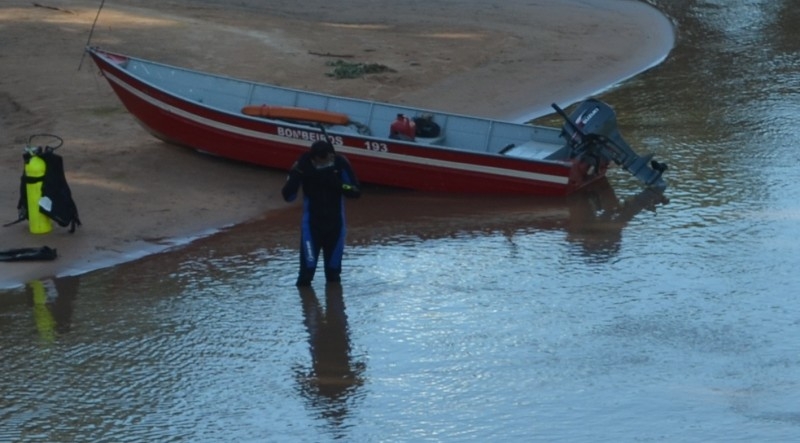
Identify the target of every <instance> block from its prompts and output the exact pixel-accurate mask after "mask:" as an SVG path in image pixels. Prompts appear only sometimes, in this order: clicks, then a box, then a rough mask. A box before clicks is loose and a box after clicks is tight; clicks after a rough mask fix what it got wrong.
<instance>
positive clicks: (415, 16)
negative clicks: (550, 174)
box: [0, 0, 672, 288]
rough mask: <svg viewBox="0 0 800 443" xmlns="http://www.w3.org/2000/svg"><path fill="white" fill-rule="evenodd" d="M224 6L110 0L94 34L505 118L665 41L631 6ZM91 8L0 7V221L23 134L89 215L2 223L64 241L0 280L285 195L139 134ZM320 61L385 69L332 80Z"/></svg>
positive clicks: (141, 48)
mask: <svg viewBox="0 0 800 443" xmlns="http://www.w3.org/2000/svg"><path fill="white" fill-rule="evenodd" d="M120 3H121V2H120ZM219 3H223V2H219ZM236 3H237V6H226V7H221V6H215V5H216V4H217V2H214V1H207V0H206V1H203V0H196V1H190V0H178V1H158V0H133V1H128V2H124V5H121V4H117V2H114V1H106V2H105V6H104V8H103V10H102V12H101V13H100V15H99V18H98V20H97V25H96V27H95V29H94V33H93V35H92V39H91V44H92V45H97V46H101V47H103V48H105V49H110V50H115V51H119V52H123V53H128V54H131V55H135V56H140V57H144V58H150V59H153V60H157V61H162V62H165V63H170V64H176V65H181V66H187V67H190V68H193V69H199V70H206V71H211V72H218V73H223V74H226V75H230V76H234V77H243V78H248V79H253V80H258V81H264V82H270V83H277V84H281V85H286V86H292V87H297V88H304V89H309V90H316V91H322V92H328V93H335V94H341V95H348V96H354V97H360V98H367V99H378V100H381V101H390V102H399V103H407V104H412V105H417V106H424V107H428V108H434V109H442V110H448V111H457V112H460V113H465V114H477V115H483V116H489V117H497V118H505V119H517V120H519V119H525V118H529V117H531V116H532V115H534V114H539V113H543V112H546V110H547V109H549V104H550V103H551V102H557V103H560V104H562V106H566V105H568V104H570V103H572V102H574V101H577V100H579V99H581V98H583V97H585V96H587V95H590V94H592V93H594V92H597V91H599V90H601V89H604V88H606V87H608V86H609V85H612V84H614V83H616V82H618V81H620V80H622V79H625V78H627V77H630V76H631V75H634V74H635V73H637V72H640V71H642V70H643V69H645V68H647V67H649V66H652V65H653V64H655V63H658V62H659V61H660V60H661V59H662V58H663V56H664V55H665V54H666V53H667V52H668V51H669V48H670V47H671V45H672V30H671V27H670V24H669V22H668V21H667V20H666V19H665V18H664V17H663V16H661V14H660V13H658V12H657V11H655V10H654V9H652V8H651V7H649V6H647V5H646V4H644V3H640V2H637V1H631V0H597V1H594V2H587V1H579V0H543V1H539V2H536V3H534V4H529V3H527V2H522V1H515V0H510V1H509V0H506V1H496V2H477V1H467V0H464V1H460V2H449V3H448V4H447V5H436V4H431V2H415V1H410V2H402V3H398V2H385V1H366V0H364V1H354V2H352V6H351V7H349V8H347V9H334V8H333V6H331V4H330V3H329V2H325V1H322V0H310V1H304V2H290V1H277V2H270V5H269V6H263V5H261V6H259V2H255V1H252V2H248V1H243V2H236ZM250 3H252V4H254V5H256V6H252V7H251V6H248V5H249V4H250ZM98 6H99V2H97V1H83V0H75V1H71V0H61V1H59V0H45V1H42V2H38V3H32V2H29V1H21V0H6V1H4V2H3V5H2V6H0V221H2V222H3V223H5V222H9V221H13V220H14V219H16V215H17V211H16V203H17V199H18V187H19V177H20V175H21V173H22V166H23V164H22V158H21V154H22V149H23V147H24V145H25V142H26V140H27V138H28V136H29V135H31V134H36V133H43V132H46V133H53V134H57V135H59V136H61V137H62V138H63V139H64V140H65V144H64V146H63V147H62V148H61V150H60V151H59V152H60V154H62V155H63V156H64V159H65V167H66V173H67V179H68V181H69V183H70V186H71V187H72V192H73V195H74V197H75V201H76V203H77V205H78V209H79V210H80V215H81V219H82V221H83V223H84V224H83V226H81V227H80V228H78V231H77V232H76V233H74V234H69V233H68V232H67V230H66V229H64V228H60V227H58V226H56V227H54V230H53V232H52V233H50V234H46V235H38V236H37V235H33V234H30V233H29V232H28V228H27V224H26V223H20V224H17V225H14V226H12V227H8V228H2V229H0V249H2V250H4V249H10V248H18V247H32V246H41V245H48V246H51V247H54V248H57V249H58V251H59V258H58V259H57V260H55V261H52V262H33V263H7V262H2V263H0V288H7V287H13V286H18V285H21V284H24V283H25V282H26V281H29V280H31V279H36V278H43V277H49V276H61V275H73V274H78V273H82V272H86V271H89V270H92V269H97V268H100V267H104V266H109V265H113V264H116V263H120V262H123V261H127V260H131V259H135V258H137V257H140V256H142V255H145V254H148V253H152V252H156V251H159V250H163V249H164V248H168V247H171V246H173V245H175V244H178V243H180V242H182V241H186V240H189V239H191V238H193V237H196V236H201V235H205V234H207V233H209V232H212V231H213V230H216V229H220V228H222V227H224V226H228V225H231V224H236V223H239V222H242V221H245V220H248V219H251V218H254V217H256V216H258V215H260V214H263V213H264V212H265V211H269V210H270V209H274V208H276V207H281V206H283V205H284V203H283V202H282V201H281V199H280V196H279V190H280V186H281V184H282V183H283V180H284V174H283V173H282V172H281V171H271V170H265V169H259V168H254V167H250V166H247V165H242V164H235V163H231V162H226V161H221V160H219V159H214V158H209V157H208V156H204V155H201V154H198V153H195V152H192V151H189V150H186V149H181V148H176V147H172V146H169V145H165V144H163V143H161V142H159V141H157V140H155V139H154V138H152V137H151V136H150V135H149V134H147V133H146V132H145V131H143V130H142V129H141V127H139V126H138V124H137V123H136V122H135V121H134V120H133V118H132V117H131V116H130V115H129V114H127V113H126V112H125V110H124V109H123V108H122V106H121V104H120V103H119V101H118V100H117V98H116V96H115V95H114V94H113V92H112V91H111V89H110V87H109V86H108V84H107V83H106V82H105V80H104V79H103V78H102V77H100V76H99V75H98V74H97V69H96V67H95V66H94V65H93V64H92V62H91V60H89V59H88V58H86V59H83V58H82V52H83V48H84V45H85V44H86V42H87V39H88V37H89V32H90V29H91V27H92V23H93V21H94V20H95V17H96V14H97V7H98ZM320 54H339V55H347V56H348V59H349V60H352V61H358V62H368V63H381V64H384V65H387V66H389V67H391V68H393V69H395V70H396V71H397V72H394V73H386V74H379V75H373V76H369V77H366V78H363V79H357V80H336V79H333V78H330V77H327V76H326V75H325V73H326V72H328V70H329V68H328V67H327V66H325V62H326V61H329V60H330V57H325V56H321V55H320ZM79 67H80V69H79Z"/></svg>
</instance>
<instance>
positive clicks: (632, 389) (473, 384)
mask: <svg viewBox="0 0 800 443" xmlns="http://www.w3.org/2000/svg"><path fill="white" fill-rule="evenodd" d="M655 3H657V4H658V5H659V7H661V8H662V9H664V10H666V11H667V12H668V13H669V14H670V15H671V16H672V17H673V18H674V19H675V21H676V22H677V26H678V35H679V41H678V47H677V48H676V49H675V51H674V52H673V54H672V55H671V56H670V58H669V59H668V60H667V61H666V62H665V63H664V64H663V65H660V66H658V67H656V68H654V69H653V70H651V71H650V72H648V73H646V74H644V75H641V76H639V77H636V78H635V79H633V80H631V81H629V82H626V83H625V85H623V86H621V87H618V88H616V89H614V90H612V91H609V92H608V93H607V94H605V95H604V96H603V99H604V100H606V101H608V102H609V103H612V104H613V105H614V107H615V108H616V109H617V111H618V114H619V115H618V118H619V121H620V125H621V130H622V133H623V135H624V136H625V138H626V139H627V140H628V141H629V142H630V143H631V144H632V145H633V146H636V147H637V148H638V149H641V150H643V151H652V152H654V153H655V154H656V157H657V158H659V160H664V161H666V162H667V163H668V164H669V165H670V170H669V171H668V173H667V178H668V182H669V186H670V187H669V189H668V193H667V194H668V197H669V199H670V202H669V204H666V205H663V204H660V205H657V206H654V205H653V203H654V202H653V201H652V199H651V197H652V196H650V195H648V194H647V193H640V192H639V191H640V190H639V187H638V185H637V184H635V183H632V181H631V179H630V178H629V177H626V176H625V175H624V174H623V173H618V172H614V173H612V174H611V176H610V179H609V181H610V182H611V184H612V185H613V189H612V188H611V187H603V186H600V187H599V188H598V189H595V190H593V191H592V192H591V193H589V194H588V195H582V196H579V197H578V198H576V199H574V200H568V201H565V202H553V201H548V200H530V199H516V198H510V199H460V198H452V197H442V196H431V195H423V194H415V193H401V192H388V191H382V190H377V189H375V190H370V192H368V193H367V195H366V196H365V197H364V198H363V199H362V200H361V201H359V202H355V203H354V204H351V205H349V208H348V211H349V212H348V214H349V216H350V233H349V242H350V246H349V249H348V250H347V255H346V259H345V282H344V284H343V286H342V287H341V288H335V287H331V288H326V287H325V285H324V284H323V283H322V282H318V283H317V284H316V286H315V292H302V293H300V292H298V291H297V290H296V289H295V288H294V287H293V282H294V276H295V272H296V266H297V265H296V260H297V257H296V245H295V243H296V238H297V236H296V224H297V217H298V214H297V212H296V208H290V209H288V210H286V211H278V212H276V213H274V214H269V215H267V216H265V218H264V219H263V220H258V221H256V222H254V223H251V224H247V225H243V226H239V227H236V228H234V229H232V230H230V231H227V232H224V233H221V234H219V235H216V236H213V237H211V238H208V239H203V240H200V241H198V242H195V243H193V244H191V245H190V246H188V247H185V248H182V249H179V250H177V251H173V252H171V253H167V254H161V255H158V256H154V257H149V258H147V259H145V260H141V261H138V262H134V263H129V264H126V265H122V266H119V267H116V268H113V269H108V270H102V271H97V272H93V273H91V274H88V275H85V276H81V277H79V278H64V279H58V280H56V281H55V282H53V281H50V280H48V281H43V282H38V283H37V282H32V283H31V284H30V285H29V287H28V288H26V289H25V290H17V291H7V292H4V293H3V294H0V295H2V297H0V335H1V336H2V339H0V340H1V341H2V348H0V372H1V373H2V374H3V375H2V376H0V392H2V402H1V403H0V440H2V441H120V442H122V441H137V442H138V441H193V442H199V441H315V442H316V441H330V440H335V439H341V440H344V441H421V440H427V441H439V440H478V441H497V440H502V441H530V440H538V441H556V440H565V441H634V440H667V441H720V440H725V441H729V440H735V439H739V440H742V441H793V440H795V439H796V437H797V436H798V435H800V408H798V405H797V401H796V399H797V396H798V393H800V389H799V388H800V376H799V375H798V374H799V373H800V371H798V366H800V365H799V363H800V362H798V352H797V345H796V343H797V340H798V337H799V336H800V334H798V328H800V321H798V313H800V302H798V301H797V299H796V297H795V294H796V293H797V290H798V288H800V276H798V274H797V272H796V264H797V258H796V257H797V253H798V250H797V246H796V245H797V242H796V238H797V234H798V228H797V223H798V221H799V220H800V207H798V203H797V202H798V197H800V195H798V194H799V192H798V186H797V184H796V180H795V179H796V177H798V175H800V174H798V172H799V171H800V169H799V168H798V165H797V162H796V161H794V159H796V158H797V156H796V155H795V154H796V146H795V145H796V140H798V139H800V137H798V132H797V129H796V127H797V125H796V120H797V119H796V117H797V112H798V109H799V108H800V100H799V99H798V96H797V93H796V91H797V90H798V86H800V85H798V76H797V75H796V73H795V67H796V66H798V62H800V60H798V54H800V47H798V46H800V38H798V35H797V32H796V31H795V29H796V23H797V19H798V18H800V17H798V12H797V11H796V8H794V3H793V2H790V1H774V0H770V1H767V0H762V1H757V0H753V1H747V2H735V3H732V2H718V1H711V0H708V1H690V0H679V1H670V2H666V1H664V2H661V1H657V2H655ZM56 292H57V293H58V297H57V298H56V297H53V294H55V293H56ZM48 297H50V298H48Z"/></svg>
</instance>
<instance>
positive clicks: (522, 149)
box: [499, 140, 555, 160]
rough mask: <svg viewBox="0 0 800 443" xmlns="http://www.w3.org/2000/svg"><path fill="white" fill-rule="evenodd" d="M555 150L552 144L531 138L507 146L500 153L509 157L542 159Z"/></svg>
mask: <svg viewBox="0 0 800 443" xmlns="http://www.w3.org/2000/svg"><path fill="white" fill-rule="evenodd" d="M553 152H555V151H554V149H553V145H552V144H548V143H540V142H536V141H532V140H531V141H528V142H525V143H522V144H520V145H515V146H506V147H505V148H503V150H501V151H500V152H499V154H502V155H507V156H509V157H517V158H529V159H538V160H541V159H544V158H547V157H548V156H549V155H551V154H552V153H553Z"/></svg>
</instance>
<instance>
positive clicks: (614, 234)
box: [347, 179, 668, 257]
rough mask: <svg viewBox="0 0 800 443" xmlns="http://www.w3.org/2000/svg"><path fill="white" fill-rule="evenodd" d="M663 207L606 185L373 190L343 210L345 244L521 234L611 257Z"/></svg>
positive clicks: (659, 199)
mask: <svg viewBox="0 0 800 443" xmlns="http://www.w3.org/2000/svg"><path fill="white" fill-rule="evenodd" d="M667 202H668V199H667V198H666V197H665V196H664V195H663V193H662V192H660V191H658V190H654V189H651V188H645V189H643V190H641V191H640V192H639V193H638V194H635V195H633V196H631V197H628V198H626V199H624V200H620V199H619V198H618V197H617V195H616V193H615V192H614V189H613V188H612V187H611V185H610V184H609V183H608V181H607V180H605V179H604V180H602V181H600V182H598V183H597V184H595V185H593V186H591V187H589V188H587V189H585V190H582V191H580V192H578V193H576V194H574V195H572V196H570V197H567V198H564V199H551V198H531V197H529V196H525V197H520V196H488V195H487V196H453V195H434V194H421V193H414V192H409V193H404V192H402V191H392V190H388V189H386V190H372V192H368V193H366V194H365V197H364V198H362V201H359V202H355V203H354V204H351V205H349V206H348V208H347V211H348V222H349V224H350V226H349V227H350V229H349V231H348V244H351V245H354V246H357V245H374V244H381V243H382V242H386V241H392V240H396V239H397V238H405V239H411V240H410V241H413V239H419V240H429V239H436V238H447V237H454V236H459V235H464V234H472V235H485V234H497V233H502V235H504V236H505V237H507V238H508V239H509V240H510V241H513V238H514V236H515V235H516V234H519V233H530V232H536V231H556V232H558V231H561V232H564V233H565V235H566V236H565V238H566V240H567V241H568V242H569V243H571V244H574V245H576V246H577V247H578V252H579V253H580V254H584V255H587V256H593V257H603V256H613V255H614V254H615V253H616V252H618V251H619V248H620V245H621V242H622V230H623V229H624V228H625V226H626V225H627V224H628V223H629V222H630V221H631V220H632V219H633V218H634V217H635V216H636V215H637V214H639V213H640V212H642V211H643V210H652V211H655V209H656V207H657V206H658V205H660V204H666V203H667Z"/></svg>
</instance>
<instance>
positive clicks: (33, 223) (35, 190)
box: [25, 155, 53, 234]
mask: <svg viewBox="0 0 800 443" xmlns="http://www.w3.org/2000/svg"><path fill="white" fill-rule="evenodd" d="M45 172H47V165H46V164H45V162H44V160H42V158H41V157H39V156H38V155H32V156H31V158H30V160H28V162H27V163H26V164H25V177H27V180H26V184H25V186H26V189H25V190H26V193H27V197H28V201H27V204H28V224H29V227H30V230H31V234H47V233H48V232H50V231H52V230H53V223H52V221H50V218H49V217H47V216H46V215H44V214H42V213H41V212H39V200H41V199H42V179H43V178H44V174H45ZM37 179H38V180H37Z"/></svg>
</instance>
